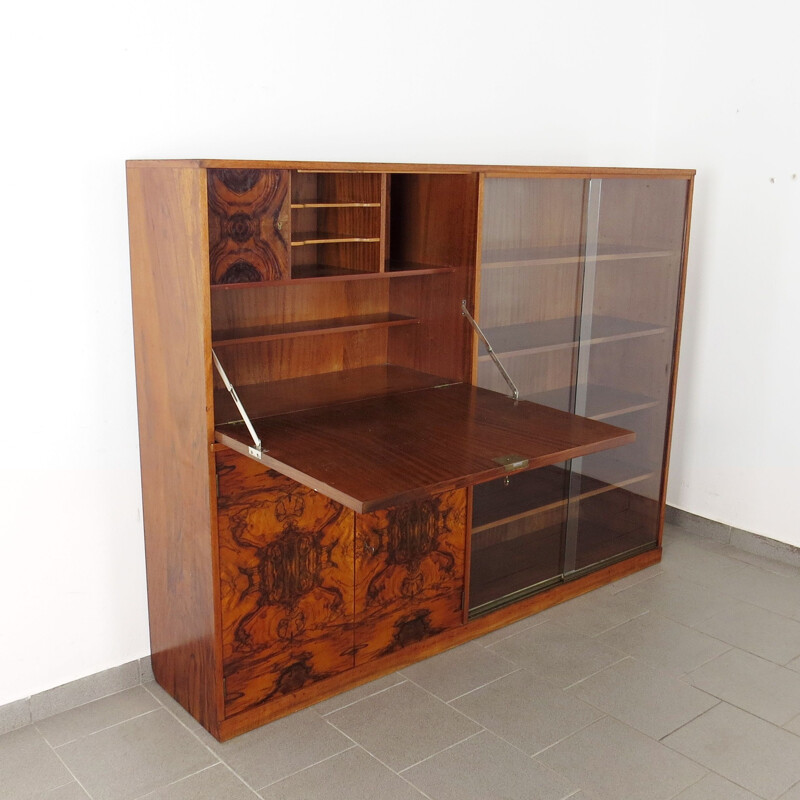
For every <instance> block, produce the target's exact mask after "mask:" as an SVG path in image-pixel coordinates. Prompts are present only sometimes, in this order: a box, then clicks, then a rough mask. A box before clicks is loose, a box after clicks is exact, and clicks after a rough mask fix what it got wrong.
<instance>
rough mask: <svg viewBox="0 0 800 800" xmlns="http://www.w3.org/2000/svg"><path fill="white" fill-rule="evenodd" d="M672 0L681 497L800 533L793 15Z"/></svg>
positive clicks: (765, 526) (669, 89)
mask: <svg viewBox="0 0 800 800" xmlns="http://www.w3.org/2000/svg"><path fill="white" fill-rule="evenodd" d="M667 8H668V11H667V12H666V13H665V19H664V26H663V28H662V32H663V35H664V40H665V47H666V55H667V58H666V59H665V63H666V64H667V66H666V68H665V71H664V78H663V82H662V88H661V91H660V92H659V107H658V111H657V115H656V116H657V120H658V125H657V135H656V140H655V158H656V163H658V164H661V165H667V164H674V163H680V164H688V165H691V166H694V167H696V168H697V170H698V175H697V180H696V184H695V204H694V215H693V222H692V241H691V245H690V262H689V267H690V272H689V278H688V287H687V295H686V308H685V327H684V334H683V346H682V353H681V369H680V378H679V383H678V404H677V408H676V419H675V423H676V424H675V432H674V439H673V458H672V464H671V468H670V484H669V493H668V502H669V503H671V504H673V505H676V506H678V507H680V508H683V509H686V510H688V511H691V512H692V513H694V514H699V515H701V516H704V517H709V518H711V519H714V520H718V521H721V522H724V523H726V524H730V525H733V526H734V527H738V528H743V529H744V530H748V531H753V532H755V533H759V534H762V535H764V536H768V537H771V538H774V539H780V540H782V541H785V542H789V543H791V544H793V545H798V546H800V517H799V516H798V512H797V500H798V495H799V493H800V484H799V483H798V479H800V466H798V459H799V458H800V413H798V412H800V357H799V356H798V349H797V340H798V324H799V323H800V320H799V319H798V311H797V308H798V298H800V258H799V257H798V254H800V85H799V84H798V79H800V48H798V46H797V41H796V32H797V31H796V24H793V20H794V15H793V14H792V13H791V12H790V11H789V10H788V9H790V8H791V4H788V3H783V2H774V1H773V0H769V1H768V2H764V3H759V4H758V5H757V6H753V7H747V13H745V12H744V10H743V11H741V12H739V13H737V12H736V11H735V10H734V9H731V7H729V6H725V7H724V8H725V11H724V13H720V8H722V6H720V7H718V5H717V4H716V3H713V2H712V3H709V2H701V3H698V2H696V0H677V2H675V0H671V2H670V3H669V5H668V6H667Z"/></svg>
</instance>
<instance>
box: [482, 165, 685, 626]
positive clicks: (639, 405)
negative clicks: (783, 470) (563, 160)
mask: <svg viewBox="0 0 800 800" xmlns="http://www.w3.org/2000/svg"><path fill="white" fill-rule="evenodd" d="M688 191H689V184H688V181H686V180H678V179H668V178H659V179H655V178H633V177H631V178H603V179H599V178H596V179H591V180H584V179H580V178H575V179H572V178H568V179H565V178H504V177H498V178H486V179H485V180H484V191H483V198H484V204H483V229H482V246H481V269H480V294H479V305H478V307H477V309H476V313H477V315H478V322H479V323H480V325H481V327H482V328H483V330H484V332H485V333H486V336H487V338H488V340H489V342H490V343H491V344H492V348H493V349H494V351H495V353H496V354H497V356H498V357H499V358H500V360H501V362H502V363H503V365H504V366H505V368H506V370H507V371H508V373H509V374H510V376H511V378H512V379H513V381H514V383H515V384H516V385H517V387H518V389H519V392H520V397H521V398H522V399H524V400H529V401H532V402H535V403H541V404H543V405H547V406H551V407H553V408H558V409H561V410H563V411H568V412H571V413H574V414H578V415H580V416H585V417H591V418H593V419H597V420H604V421H606V420H607V421H608V422H609V423H610V424H613V425H616V426H618V427H621V428H626V429H628V430H632V431H634V432H635V433H636V441H635V442H634V443H633V444H630V445H626V446H624V447H621V448H617V449H614V450H609V451H606V452H602V453H597V454H595V455H592V456H587V457H584V458H581V459H574V460H573V461H572V462H569V463H565V464H560V465H556V466H552V467H547V468H544V469H539V470H531V471H528V472H523V473H518V474H512V475H509V476H508V477H507V478H504V479H499V480H496V481H493V482H491V483H487V484H483V485H480V486H476V487H475V489H474V492H473V514H472V539H471V542H472V551H471V552H472V557H471V576H470V603H469V604H470V613H471V615H473V616H475V615H478V614H481V613H484V612H485V611H488V610H491V609H492V608H494V607H497V606H499V605H502V604H505V603H507V602H511V601H512V600H515V599H518V598H519V597H521V596H525V595H526V594H531V593H533V592H536V591H539V590H541V589H543V588H546V587H547V586H550V585H552V584H553V583H556V582H559V581H562V580H566V579H569V578H570V577H573V576H579V575H580V574H582V573H583V572H584V571H589V570H590V569H592V568H595V567H597V566H599V565H602V564H604V563H612V562H613V561H615V560H618V559H620V558H622V557H625V556H628V555H633V554H635V553H636V552H638V551H643V550H645V549H648V548H651V547H653V546H655V544H656V542H657V539H658V533H659V524H660V509H661V501H662V496H661V495H662V491H663V478H664V459H665V450H666V442H667V435H668V430H667V426H668V421H669V412H670V402H671V392H672V380H673V357H674V349H675V336H676V327H677V313H678V305H679V293H680V280H681V267H682V263H683V243H684V240H685V219H686V211H687V198H688ZM476 374H477V383H478V385H479V386H482V387H484V388H487V389H492V390H494V391H498V392H503V393H507V392H508V388H507V386H506V383H505V381H504V379H503V376H502V375H501V374H500V372H499V371H498V370H497V368H496V367H495V365H494V364H493V363H492V360H491V358H490V356H489V354H488V352H487V351H486V349H485V348H484V347H483V345H480V346H479V348H478V353H477V373H476Z"/></svg>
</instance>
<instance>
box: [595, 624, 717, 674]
mask: <svg viewBox="0 0 800 800" xmlns="http://www.w3.org/2000/svg"><path fill="white" fill-rule="evenodd" d="M597 641H599V642H600V643H601V644H605V645H608V646H609V647H613V648H614V649H616V650H620V651H621V652H623V653H627V654H628V655H631V656H635V657H636V658H638V659H639V660H640V661H644V662H645V663H646V664H649V665H650V666H651V667H655V668H657V669H661V670H664V671H666V672H671V673H673V674H675V675H683V674H684V673H685V672H689V670H692V669H696V668H697V667H699V666H701V665H702V664H705V663H706V661H710V660H711V659H712V658H715V657H716V656H718V655H720V654H722V653H724V652H725V651H726V650H729V649H730V646H729V645H727V644H725V643H724V642H720V641H719V640H718V639H714V638H713V637H711V636H707V635H706V634H704V633H700V631H697V630H694V629H693V628H689V627H687V626H686V625H681V624H680V623H679V622H675V621H674V620H671V619H668V618H667V617H662V616H661V615H660V614H656V613H652V612H651V613H650V614H645V615H644V616H641V617H636V619H632V620H631V621H630V622H626V623H625V624H624V625H620V626H619V627H617V628H614V629H613V630H610V631H608V632H607V633H604V634H602V635H601V636H598V637H597Z"/></svg>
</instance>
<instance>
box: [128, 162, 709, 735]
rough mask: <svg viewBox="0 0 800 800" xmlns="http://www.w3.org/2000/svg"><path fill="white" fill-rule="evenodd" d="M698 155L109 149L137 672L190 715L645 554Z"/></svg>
mask: <svg viewBox="0 0 800 800" xmlns="http://www.w3.org/2000/svg"><path fill="white" fill-rule="evenodd" d="M693 176H694V173H693V172H692V171H690V170H624V169H622V170H621V169H602V170H598V169H579V168H563V169H557V168H521V167H494V166H461V165H409V164H341V163H310V162H302V163H300V162H270V161H264V162H261V161H259V162H236V161H197V160H196V161H188V160H187V161H150V162H147V161H132V162H129V163H128V201H129V228H130V240H131V265H132V290H133V312H134V335H135V345H136V371H137V393H138V404H139V428H140V451H141V462H142V490H143V503H144V526H145V546H146V555H147V571H148V602H149V605H150V632H151V646H152V653H153V670H154V673H155V676H156V679H157V680H158V682H159V683H160V684H161V685H162V686H163V687H164V688H165V689H166V690H167V691H169V692H170V693H171V694H172V695H173V696H174V697H175V698H176V699H177V700H178V701H179V702H180V703H181V704H182V705H184V706H185V707H186V708H187V709H188V710H189V711H190V713H192V714H193V715H194V716H195V717H196V718H197V719H198V720H199V721H200V722H201V723H202V724H203V725H204V726H205V727H206V728H207V729H208V730H209V731H210V732H211V733H212V734H214V735H215V736H217V737H218V738H220V739H226V738H230V737H231V736H235V735H237V734H239V733H241V732H243V731H246V730H249V729H251V728H253V727H255V726H257V725H260V724H263V723H265V722H268V721H270V720H271V719H275V718H277V717H279V716H281V715H283V714H286V713H290V712H291V711H293V710H296V709H299V708H302V707H304V706H307V705H310V704H312V703H314V702H317V701H318V700H321V699H323V698H325V697H327V696H330V695H331V694H334V693H336V692H338V691H342V690H343V689H346V688H350V687H352V686H354V685H357V684H358V683H362V682H364V681H366V680H369V679H371V678H373V677H376V676H378V675H380V674H384V673H386V672H390V671H392V670H394V669H397V668H398V667H400V666H402V665H404V664H408V663H411V662H413V661H415V660H418V659H419V658H423V657H425V656H427V655H430V654H432V653H435V652H438V651H441V650H443V649H446V648H448V647H451V646H454V645H456V644H458V643H461V642H464V641H467V640H469V639H471V638H474V637H475V636H478V635H481V634H482V633H485V632H487V631H489V630H493V629H495V628H498V627H501V626H502V625H505V624H508V623H509V622H511V621H513V620H515V619H519V618H521V617H523V616H526V615H528V614H530V613H533V612H535V611H537V610H540V609H542V608H546V607H547V606H549V605H552V604H554V603H557V602H562V601H563V600H565V599H567V598H569V597H574V596H576V595H578V594H582V593H584V592H587V591H589V590H590V589H592V588H594V587H596V586H599V585H602V584H603V583H606V582H608V581H610V580H614V579H617V578H619V577H622V576H623V575H626V574H629V573H630V572H632V571H635V570H637V569H641V568H643V567H645V566H648V565H650V564H652V563H655V562H656V561H658V560H659V559H660V535H661V528H662V525H663V511H664V497H665V487H666V475H667V465H668V456H669V434H670V424H671V418H672V404H673V398H674V390H675V377H676V368H677V353H678V344H679V331H680V316H681V305H682V291H683V283H684V273H685V261H686V248H687V241H688V230H689V222H688V221H689V215H690V204H691V191H692V183H693Z"/></svg>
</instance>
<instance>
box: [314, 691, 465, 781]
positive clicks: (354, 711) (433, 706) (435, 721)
mask: <svg viewBox="0 0 800 800" xmlns="http://www.w3.org/2000/svg"><path fill="white" fill-rule="evenodd" d="M325 719H326V720H330V721H331V722H332V723H333V724H334V725H336V727H337V728H339V729H340V730H342V731H343V732H344V733H346V734H347V735H348V736H349V737H351V738H352V739H353V740H355V741H356V742H357V743H358V744H360V745H361V746H362V747H363V748H364V749H365V750H366V751H367V752H369V753H371V754H372V755H374V756H375V757H376V758H378V759H380V760H381V761H382V762H383V763H384V764H386V765H387V766H389V767H390V768H391V769H394V770H401V769H405V768H406V767H410V766H411V765H412V764H416V763H417V762H418V761H421V760H422V759H424V758H427V757H428V756H431V755H433V754H434V753H436V752H438V751H439V750H443V749H444V748H445V747H450V746H451V745H453V744H456V743H457V742H460V741H462V740H463V739H466V738H467V737H468V736H472V734H474V733H477V732H478V731H479V730H480V727H479V726H478V725H476V724H475V723H474V722H472V721H471V720H468V719H467V718H466V717H465V716H463V715H462V714H459V713H458V712H457V711H455V710H454V709H452V708H450V706H448V705H447V704H445V703H443V702H442V701H441V700H437V699H436V698H435V697H433V696H432V695H430V694H428V692H425V691H423V690H422V689H420V688H419V687H417V686H414V685H413V684H410V683H402V684H400V685H399V686H396V687H394V688H392V689H387V690H386V691H385V692H381V693H380V694H376V695H372V697H368V698H366V699H365V700H361V701H360V702H358V703H355V704H354V705H351V706H348V707H347V708H343V709H342V710H341V711H335V712H334V713H333V714H329V715H328V716H326V717H325Z"/></svg>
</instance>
